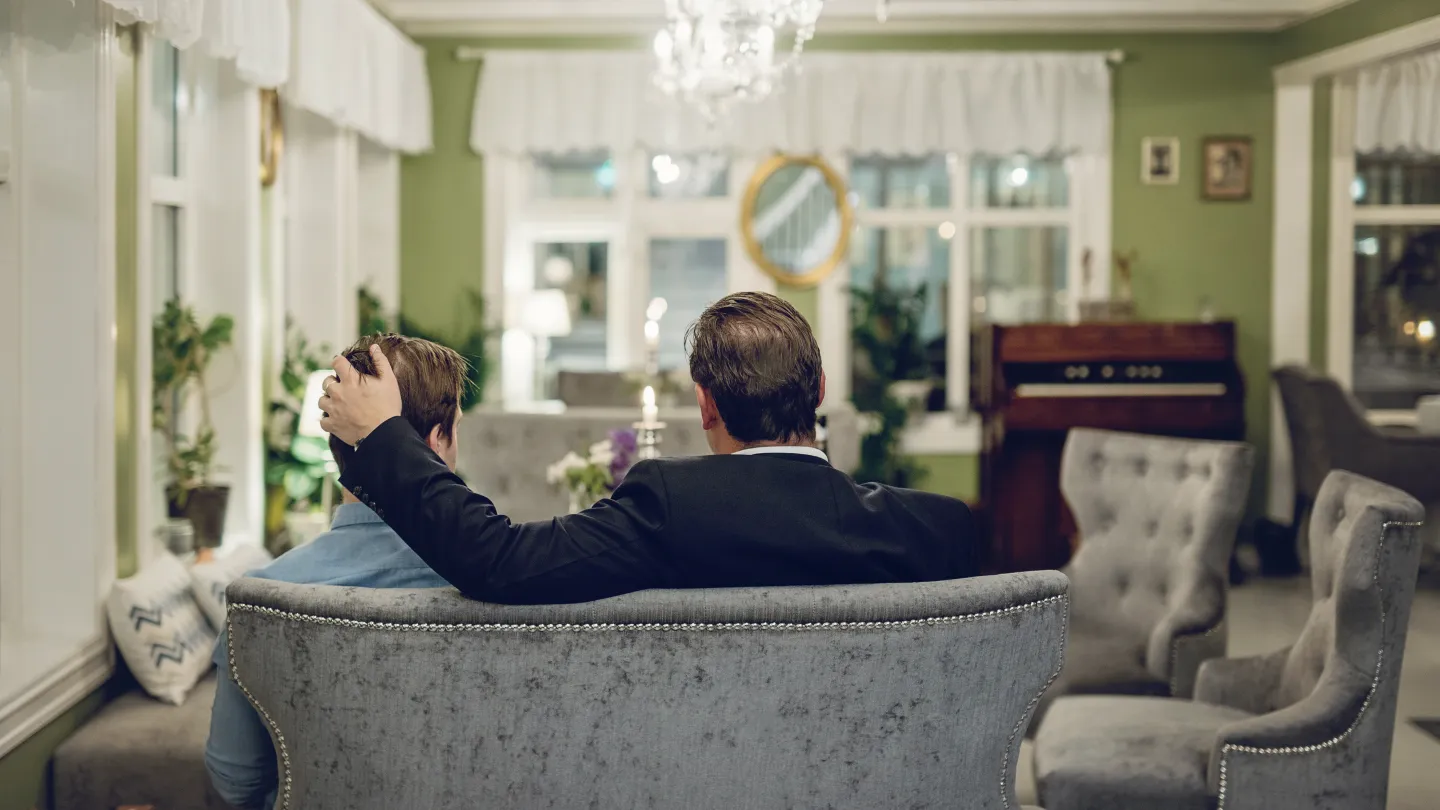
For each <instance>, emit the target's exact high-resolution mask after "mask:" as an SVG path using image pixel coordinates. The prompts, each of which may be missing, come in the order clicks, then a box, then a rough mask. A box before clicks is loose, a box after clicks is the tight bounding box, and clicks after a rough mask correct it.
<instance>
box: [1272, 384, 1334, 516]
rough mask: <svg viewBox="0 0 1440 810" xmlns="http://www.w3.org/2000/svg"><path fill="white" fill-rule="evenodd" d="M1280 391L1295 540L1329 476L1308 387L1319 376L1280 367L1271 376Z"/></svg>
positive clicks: (1320, 427)
mask: <svg viewBox="0 0 1440 810" xmlns="http://www.w3.org/2000/svg"><path fill="white" fill-rule="evenodd" d="M1271 376H1272V377H1274V379H1275V387H1276V389H1277V390H1279V392H1280V406H1281V410H1282V411H1284V413H1285V428H1286V432H1287V435H1289V437H1290V466H1291V471H1292V476H1293V478H1294V481H1295V508H1294V513H1293V515H1292V516H1291V523H1290V525H1291V526H1293V527H1294V528H1295V531H1296V536H1297V537H1307V536H1308V534H1307V533H1306V532H1305V530H1304V526H1305V517H1306V516H1307V515H1309V514H1310V506H1311V505H1312V504H1314V503H1315V498H1316V497H1318V496H1319V495H1320V485H1321V484H1324V483H1325V476H1327V475H1329V474H1330V470H1331V463H1330V456H1329V454H1328V453H1327V452H1326V446H1327V445H1326V442H1325V422H1324V419H1323V418H1322V417H1321V415H1320V406H1319V402H1318V401H1317V400H1318V397H1317V396H1316V394H1315V393H1314V392H1313V390H1312V386H1313V384H1314V383H1315V382H1317V381H1318V380H1319V379H1320V375H1318V374H1316V373H1315V372H1313V371H1311V370H1310V369H1308V368H1305V367H1303V366H1283V367H1281V368H1278V369H1275V371H1274V373H1273V374H1272V375H1271Z"/></svg>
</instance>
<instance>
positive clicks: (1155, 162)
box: [1140, 138, 1180, 186]
mask: <svg viewBox="0 0 1440 810" xmlns="http://www.w3.org/2000/svg"><path fill="white" fill-rule="evenodd" d="M1140 180H1141V182H1143V183H1144V184H1145V185H1147V186H1173V185H1175V184H1176V183H1178V182H1180V139H1179V138H1146V139H1145V140H1143V141H1141V142H1140Z"/></svg>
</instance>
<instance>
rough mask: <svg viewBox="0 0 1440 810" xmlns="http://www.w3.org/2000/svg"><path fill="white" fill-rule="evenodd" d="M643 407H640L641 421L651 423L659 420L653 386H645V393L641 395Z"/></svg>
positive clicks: (658, 410)
mask: <svg viewBox="0 0 1440 810" xmlns="http://www.w3.org/2000/svg"><path fill="white" fill-rule="evenodd" d="M641 402H642V403H643V404H644V407H643V408H641V409H640V417H641V421H642V422H644V423H645V424H647V425H653V424H655V423H656V422H657V421H659V417H660V409H659V408H657V407H655V387H654V386H651V385H647V386H645V394H644V396H643V397H641Z"/></svg>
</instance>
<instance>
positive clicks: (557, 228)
mask: <svg viewBox="0 0 1440 810" xmlns="http://www.w3.org/2000/svg"><path fill="white" fill-rule="evenodd" d="M610 159H611V160H612V161H613V162H614V164H615V168H616V176H615V186H614V188H613V189H612V190H611V193H610V195H609V196H608V197H587V198H569V199H567V198H548V197H540V196H537V195H536V194H535V192H534V185H535V170H534V164H533V161H532V159H531V158H530V157H529V156H506V155H491V156H487V160H486V169H487V172H486V174H487V179H486V185H487V191H486V211H487V214H486V237H487V241H489V242H490V243H491V244H492V245H494V244H495V243H496V242H498V243H499V244H500V247H499V248H498V249H496V248H494V247H492V248H491V249H490V252H489V253H488V255H487V259H488V262H487V263H488V264H489V265H490V266H491V267H497V266H498V267H501V268H503V270H502V271H501V272H499V273H494V272H491V273H486V274H485V296H486V300H487V301H489V302H492V304H491V305H492V306H493V307H498V308H499V309H500V311H501V312H502V314H501V316H500V318H499V321H500V325H501V327H502V330H503V332H504V337H503V338H502V341H501V342H502V354H501V358H502V361H501V369H500V373H499V374H497V375H495V377H497V378H500V380H501V382H500V384H499V387H498V389H499V390H498V391H497V390H494V389H492V391H491V392H489V393H490V394H491V395H493V394H497V393H498V394H499V396H500V399H501V401H502V402H503V404H504V406H505V407H510V408H520V409H529V408H553V407H555V405H556V403H550V402H543V401H537V400H536V399H535V397H534V395H533V391H534V389H533V380H534V377H535V375H534V373H533V372H534V367H533V362H534V361H533V359H527V358H528V357H529V356H528V355H526V354H525V352H524V351H523V350H520V349H517V348H515V347H517V346H523V345H524V343H522V342H521V341H524V340H529V338H528V336H527V335H525V334H524V333H523V332H522V331H521V330H520V329H519V328H518V323H517V320H518V312H516V311H515V307H514V306H513V305H512V304H511V302H512V301H513V300H514V298H513V296H514V295H516V294H517V293H521V292H523V291H525V290H527V289H531V288H532V286H533V284H534V274H535V247H536V245H539V244H545V243H557V242H559V243H564V242H605V243H607V244H608V245H609V250H608V254H607V270H606V272H607V276H606V318H607V321H606V359H607V365H608V367H609V368H610V369H612V370H616V371H621V370H626V369H637V368H641V367H643V365H644V362H645V336H644V312H645V308H646V306H647V304H648V303H649V300H650V242H651V240H654V239H717V240H718V239H723V240H725V262H726V288H727V292H738V291H742V290H762V291H766V292H775V290H776V284H775V282H774V280H773V279H771V278H770V277H769V276H767V275H765V274H764V273H763V272H762V271H760V270H759V269H758V268H757V267H755V266H754V264H753V263H751V262H750V261H749V260H748V259H747V257H746V254H745V247H744V243H743V241H742V239H741V236H740V223H739V219H740V218H739V211H740V200H741V198H742V196H743V195H744V192H745V188H746V185H747V184H748V182H749V179H750V175H751V173H752V172H753V170H754V167H755V165H756V162H755V161H754V160H752V159H748V158H744V157H736V156H732V157H731V160H730V165H729V171H728V181H729V182H728V188H727V193H726V195H725V196H720V197H695V198H679V199H677V198H653V197H651V196H650V184H649V176H650V175H649V173H650V171H651V168H650V160H651V156H650V155H649V154H648V153H647V152H645V151H644V150H633V151H631V152H630V153H629V154H624V155H614V154H612V155H611V156H610ZM511 341H515V343H513V344H510V342H511ZM504 344H510V345H511V348H510V349H505V348H503V345H504ZM521 362H524V363H526V365H527V368H525V369H521V370H517V369H516V368H515V365H516V364H517V363H521ZM507 366H508V367H509V370H508V371H507ZM492 401H493V400H492Z"/></svg>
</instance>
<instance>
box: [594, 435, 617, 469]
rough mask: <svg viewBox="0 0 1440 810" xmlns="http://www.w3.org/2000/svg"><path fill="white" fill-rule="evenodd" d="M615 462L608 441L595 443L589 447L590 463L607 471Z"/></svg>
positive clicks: (612, 450)
mask: <svg viewBox="0 0 1440 810" xmlns="http://www.w3.org/2000/svg"><path fill="white" fill-rule="evenodd" d="M614 462H615V449H614V448H613V447H612V446H611V444H610V440H609V439H606V440H605V441H603V442H596V443H594V444H592V445H590V463H591V464H594V465H595V466H596V467H599V468H601V469H604V470H608V469H609V468H610V465H611V464H613V463H614Z"/></svg>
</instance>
